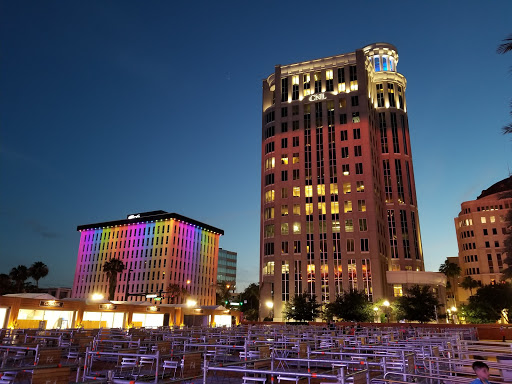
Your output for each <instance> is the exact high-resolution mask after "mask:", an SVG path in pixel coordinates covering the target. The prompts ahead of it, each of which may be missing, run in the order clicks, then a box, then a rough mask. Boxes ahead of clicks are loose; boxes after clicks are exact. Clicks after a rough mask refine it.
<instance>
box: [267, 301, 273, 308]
mask: <svg viewBox="0 0 512 384" xmlns="http://www.w3.org/2000/svg"><path fill="white" fill-rule="evenodd" d="M265 305H266V306H267V308H269V309H272V308H274V303H273V302H272V301H267V302H266V303H265Z"/></svg>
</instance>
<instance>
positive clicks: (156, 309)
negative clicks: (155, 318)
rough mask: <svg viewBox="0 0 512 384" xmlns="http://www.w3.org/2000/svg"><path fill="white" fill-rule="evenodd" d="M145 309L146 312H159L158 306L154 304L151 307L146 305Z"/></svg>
mask: <svg viewBox="0 0 512 384" xmlns="http://www.w3.org/2000/svg"><path fill="white" fill-rule="evenodd" d="M146 311H147V312H160V308H159V307H157V306H155V305H153V306H151V307H146Z"/></svg>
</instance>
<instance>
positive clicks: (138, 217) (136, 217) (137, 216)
mask: <svg viewBox="0 0 512 384" xmlns="http://www.w3.org/2000/svg"><path fill="white" fill-rule="evenodd" d="M132 219H140V213H137V214H136V215H128V220H132Z"/></svg>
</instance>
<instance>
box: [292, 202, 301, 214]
mask: <svg viewBox="0 0 512 384" xmlns="http://www.w3.org/2000/svg"><path fill="white" fill-rule="evenodd" d="M293 214H294V215H300V204H293Z"/></svg>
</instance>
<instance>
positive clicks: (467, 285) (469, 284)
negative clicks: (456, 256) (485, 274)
mask: <svg viewBox="0 0 512 384" xmlns="http://www.w3.org/2000/svg"><path fill="white" fill-rule="evenodd" d="M460 286H461V287H462V288H464V289H469V293H470V294H471V296H473V288H476V287H478V281H476V280H475V279H473V278H472V277H471V276H466V277H465V278H464V280H462V282H461V283H460Z"/></svg>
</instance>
